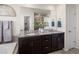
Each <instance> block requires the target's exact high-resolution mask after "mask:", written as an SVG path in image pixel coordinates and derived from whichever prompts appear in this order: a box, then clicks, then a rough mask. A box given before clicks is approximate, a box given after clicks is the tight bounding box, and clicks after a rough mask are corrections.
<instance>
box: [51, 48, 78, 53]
mask: <svg viewBox="0 0 79 59" xmlns="http://www.w3.org/2000/svg"><path fill="white" fill-rule="evenodd" d="M50 54H79V49H75V48H74V49H70V50H69V51H64V50H59V51H55V52H52V53H50Z"/></svg>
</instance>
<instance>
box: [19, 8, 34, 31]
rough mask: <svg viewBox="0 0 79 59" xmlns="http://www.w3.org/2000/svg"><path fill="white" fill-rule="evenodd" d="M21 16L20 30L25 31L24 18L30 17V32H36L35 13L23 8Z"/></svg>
mask: <svg viewBox="0 0 79 59" xmlns="http://www.w3.org/2000/svg"><path fill="white" fill-rule="evenodd" d="M20 16H21V19H20V25H19V26H20V29H21V30H24V16H30V19H29V21H30V30H34V24H33V23H34V11H33V10H32V9H30V8H25V7H21V10H20Z"/></svg>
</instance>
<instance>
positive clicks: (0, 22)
mask: <svg viewBox="0 0 79 59" xmlns="http://www.w3.org/2000/svg"><path fill="white" fill-rule="evenodd" d="M0 42H2V21H0Z"/></svg>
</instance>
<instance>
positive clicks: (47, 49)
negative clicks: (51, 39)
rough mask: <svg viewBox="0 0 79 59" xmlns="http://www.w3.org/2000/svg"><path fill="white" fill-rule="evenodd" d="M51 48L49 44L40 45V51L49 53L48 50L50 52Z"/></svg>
mask: <svg viewBox="0 0 79 59" xmlns="http://www.w3.org/2000/svg"><path fill="white" fill-rule="evenodd" d="M51 51H52V50H51V47H49V46H46V47H42V48H41V52H42V53H49V52H51Z"/></svg>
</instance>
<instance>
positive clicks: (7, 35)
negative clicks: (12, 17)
mask: <svg viewBox="0 0 79 59" xmlns="http://www.w3.org/2000/svg"><path fill="white" fill-rule="evenodd" d="M11 40H12V29H11V21H3V42H9V41H11Z"/></svg>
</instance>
